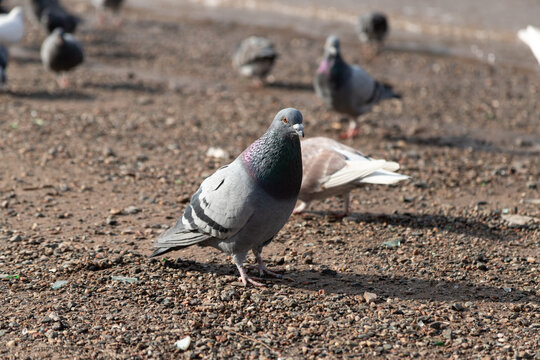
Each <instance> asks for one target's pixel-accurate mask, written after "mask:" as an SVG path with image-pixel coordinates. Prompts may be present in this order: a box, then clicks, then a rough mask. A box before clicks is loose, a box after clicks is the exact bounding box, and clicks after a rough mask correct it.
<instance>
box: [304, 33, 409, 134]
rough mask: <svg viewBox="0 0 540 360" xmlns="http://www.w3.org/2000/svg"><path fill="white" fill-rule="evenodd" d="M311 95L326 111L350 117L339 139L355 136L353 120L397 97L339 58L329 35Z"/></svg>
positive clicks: (390, 90) (333, 40)
mask: <svg viewBox="0 0 540 360" xmlns="http://www.w3.org/2000/svg"><path fill="white" fill-rule="evenodd" d="M314 86H315V92H316V93H317V95H318V96H319V98H321V99H322V100H323V102H324V103H325V105H326V106H328V107H329V108H331V109H333V110H335V111H337V112H339V113H342V114H345V115H348V116H350V117H351V121H350V123H349V129H348V131H347V132H346V133H344V134H342V135H341V137H342V138H352V137H354V136H356V135H357V133H358V131H357V129H356V118H357V117H358V116H359V115H362V114H364V113H366V112H368V111H370V110H371V107H372V106H373V105H374V104H376V103H378V102H379V101H382V100H385V99H394V98H401V96H400V95H398V94H396V93H394V92H393V91H392V88H391V87H390V86H388V85H384V84H381V83H379V82H378V81H376V80H374V79H373V78H372V77H371V76H370V75H369V74H368V73H366V72H365V71H364V70H363V69H362V68H360V67H359V66H356V65H349V64H347V63H346V62H345V61H343V59H342V58H341V53H340V49H339V39H338V38H337V37H335V36H329V37H328V39H326V44H325V46H324V58H323V61H322V62H321V65H320V66H319V69H317V73H316V74H315V79H314Z"/></svg>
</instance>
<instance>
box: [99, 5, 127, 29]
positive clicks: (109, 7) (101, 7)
mask: <svg viewBox="0 0 540 360" xmlns="http://www.w3.org/2000/svg"><path fill="white" fill-rule="evenodd" d="M123 3H124V0H92V4H94V6H95V7H96V10H97V16H98V21H99V23H100V24H103V22H104V14H103V11H104V10H109V11H111V12H112V13H113V14H114V15H115V17H116V18H117V20H116V21H115V23H116V25H117V26H118V25H120V21H121V20H120V18H119V17H118V14H119V13H120V8H121V7H122V5H123Z"/></svg>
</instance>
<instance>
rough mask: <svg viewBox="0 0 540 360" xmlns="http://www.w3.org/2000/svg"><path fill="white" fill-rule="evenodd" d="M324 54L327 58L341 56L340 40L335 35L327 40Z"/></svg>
mask: <svg viewBox="0 0 540 360" xmlns="http://www.w3.org/2000/svg"><path fill="white" fill-rule="evenodd" d="M324 53H325V55H326V56H325V57H328V56H334V57H335V56H337V55H339V38H338V37H337V36H335V35H330V36H329V37H328V38H327V39H326V44H324Z"/></svg>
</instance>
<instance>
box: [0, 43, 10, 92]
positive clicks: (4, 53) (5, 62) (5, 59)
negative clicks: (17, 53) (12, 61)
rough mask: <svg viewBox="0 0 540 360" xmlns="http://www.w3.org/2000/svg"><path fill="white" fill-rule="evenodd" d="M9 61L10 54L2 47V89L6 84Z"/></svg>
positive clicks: (0, 53) (0, 71)
mask: <svg viewBox="0 0 540 360" xmlns="http://www.w3.org/2000/svg"><path fill="white" fill-rule="evenodd" d="M8 60H9V54H8V51H7V49H6V48H5V47H3V46H2V45H0V88H1V87H2V86H4V85H5V84H6V68H7V65H8Z"/></svg>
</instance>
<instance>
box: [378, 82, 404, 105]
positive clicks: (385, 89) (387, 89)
mask: <svg viewBox="0 0 540 360" xmlns="http://www.w3.org/2000/svg"><path fill="white" fill-rule="evenodd" d="M373 95H374V96H373V97H374V100H375V101H381V100H386V99H401V94H398V93H395V92H394V90H393V88H392V85H389V84H383V83H380V82H376V83H375V89H374V90H373Z"/></svg>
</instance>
